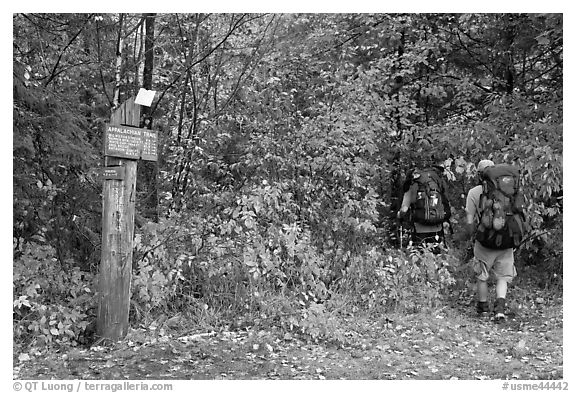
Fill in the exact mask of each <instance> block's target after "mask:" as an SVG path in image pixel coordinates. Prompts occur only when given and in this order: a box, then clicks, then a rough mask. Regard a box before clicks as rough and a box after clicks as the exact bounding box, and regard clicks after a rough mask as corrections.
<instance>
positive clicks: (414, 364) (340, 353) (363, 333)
mask: <svg viewBox="0 0 576 393" xmlns="http://www.w3.org/2000/svg"><path fill="white" fill-rule="evenodd" d="M513 293H514V292H513ZM509 303H510V306H509V312H508V318H507V320H506V321H505V322H504V323H499V324H496V323H494V322H493V321H491V320H483V319H479V318H478V317H477V316H476V315H475V312H474V308H473V306H472V304H473V301H472V299H471V298H467V297H463V298H460V299H459V300H458V301H454V302H453V304H450V305H446V306H444V307H438V308H437V309H434V310H429V311H422V312H419V313H412V314H405V313H394V314H389V315H371V314H365V315H364V316H362V317H359V316H358V315H349V316H342V317H341V318H340V321H339V322H340V323H341V326H343V327H345V329H344V335H343V337H341V338H339V339H338V340H331V339H329V338H326V339H310V337H305V336H302V335H299V334H296V333H290V332H287V331H286V330H281V329H279V328H277V327H274V326H272V325H269V326H264V325H259V326H257V325H253V326H243V327H237V328H232V327H230V326H227V327H223V328H221V329H219V330H211V331H194V330H187V329H182V328H181V325H179V327H178V328H176V329H172V328H170V327H168V326H167V325H165V326H163V327H159V326H153V325H150V326H148V328H139V329H133V330H131V331H130V333H129V334H128V336H127V337H126V339H125V340H124V341H122V342H120V343H117V344H115V345H114V346H111V347H104V346H92V347H90V348H74V349H66V350H63V349H60V350H55V349H52V350H51V351H41V350H36V351H34V350H33V351H29V352H26V353H24V352H20V353H18V351H17V350H15V354H14V378H15V379H66V380H68V379H86V380H91V379H97V380H143V379H174V380H191V379H209V380H214V379H285V380H297V379H327V380H334V379H387V380H395V379H438V380H451V379H466V380H473V379H479V380H483V379H519V380H527V379H540V380H550V379H554V380H557V379H562V378H563V346H562V345H563V344H562V343H563V341H562V337H563V334H562V332H563V317H562V315H563V312H562V296H561V294H560V295H559V296H558V294H554V292H551V291H532V290H531V291H526V290H524V291H516V292H515V294H511V295H510V302H509Z"/></svg>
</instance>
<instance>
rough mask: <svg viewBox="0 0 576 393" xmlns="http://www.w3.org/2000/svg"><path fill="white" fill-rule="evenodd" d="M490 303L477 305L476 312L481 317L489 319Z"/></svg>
mask: <svg viewBox="0 0 576 393" xmlns="http://www.w3.org/2000/svg"><path fill="white" fill-rule="evenodd" d="M489 311H490V310H489V308H488V302H478V303H477V304H476V312H477V313H478V316H479V317H487V316H488V313H489Z"/></svg>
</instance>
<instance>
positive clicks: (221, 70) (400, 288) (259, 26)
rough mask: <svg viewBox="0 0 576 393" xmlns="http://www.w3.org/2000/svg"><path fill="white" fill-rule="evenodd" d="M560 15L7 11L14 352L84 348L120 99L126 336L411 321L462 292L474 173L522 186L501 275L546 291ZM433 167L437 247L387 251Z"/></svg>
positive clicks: (555, 167)
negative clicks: (127, 248)
mask: <svg viewBox="0 0 576 393" xmlns="http://www.w3.org/2000/svg"><path fill="white" fill-rule="evenodd" d="M562 23H563V20H562V15H559V14H14V16H13V170H14V173H13V192H14V200H13V202H14V204H13V252H14V259H13V280H14V289H13V294H14V307H13V310H14V337H15V339H17V340H18V341H19V342H21V343H25V344H34V345H45V344H62V345H64V344H71V345H78V344H79V343H84V342H86V340H88V339H89V338H88V336H89V332H90V326H91V324H92V323H93V320H94V315H95V307H96V295H97V294H96V293H95V292H96V279H97V271H98V265H99V262H100V252H101V250H100V243H101V240H100V235H101V214H102V212H101V210H102V200H101V193H102V184H101V183H100V182H98V181H97V180H96V179H95V177H94V175H93V170H92V168H95V167H98V166H102V165H103V157H102V139H103V130H104V126H105V124H106V123H107V122H108V121H109V119H110V115H111V112H112V110H113V109H114V108H116V107H117V105H118V104H119V103H121V102H123V101H124V100H126V99H127V98H129V97H131V96H135V95H136V93H137V92H138V90H139V89H140V88H141V87H145V88H148V89H152V90H155V91H156V92H157V93H156V97H155V100H154V102H153V104H152V106H151V107H150V108H149V109H146V110H143V116H142V124H141V125H142V126H143V127H151V128H153V129H155V130H158V132H159V141H160V143H159V151H160V154H159V160H158V162H141V163H140V164H139V173H138V180H137V187H138V197H137V218H136V231H135V232H136V235H135V239H134V262H133V281H132V301H131V314H130V315H131V323H133V324H148V323H150V322H151V321H153V320H156V319H157V318H159V317H162V316H171V315H176V314H179V315H180V314H182V315H186V316H187V317H188V318H189V319H190V320H191V321H192V322H193V323H198V324H208V325H218V324H222V323H238V321H243V320H254V318H256V319H258V320H259V319H262V320H266V321H269V322H271V321H273V323H276V324H278V325H280V326H282V327H284V328H286V329H292V330H294V329H296V330H298V331H300V332H302V333H305V334H307V335H309V336H311V337H313V338H318V337H321V336H323V335H329V334H331V332H333V331H334V326H335V324H337V323H338V322H337V319H336V318H335V316H336V315H337V314H338V313H341V312H344V313H346V312H355V311H359V310H364V311H370V312H386V311H389V310H400V311H402V312H415V311H418V310H420V309H422V308H425V307H434V306H436V305H438V304H439V303H440V302H442V301H443V299H445V298H446V297H447V296H449V295H450V293H453V291H454V290H455V288H456V287H457V286H458V285H462V282H465V281H466V280H467V278H466V275H465V274H463V273H462V268H461V266H462V265H463V264H464V262H465V257H464V256H465V255H466V252H467V249H468V247H469V245H470V242H469V240H468V239H465V238H462V236H461V233H462V230H461V229H462V226H463V224H464V214H463V207H464V201H465V199H464V196H465V195H466V192H467V190H468V189H469V188H471V187H472V186H474V185H475V184H476V170H475V168H476V163H477V162H478V160H480V159H482V158H491V159H493V160H494V161H496V162H506V163H514V164H516V165H518V166H519V167H520V168H521V169H522V186H523V190H524V193H525V196H526V206H527V212H528V214H527V216H528V224H529V227H530V231H529V234H528V239H527V241H526V242H525V243H524V244H523V245H522V247H521V248H520V249H519V250H517V252H516V257H517V261H518V262H517V265H518V266H519V267H522V266H528V265H530V266H536V267H538V269H539V271H541V272H542V273H541V274H542V275H543V277H544V279H545V281H546V283H550V282H558V281H559V280H560V282H561V278H562V247H563V244H562V193H563V186H562V184H563V183H562V178H563V174H562V172H563V171H562V116H563V112H562V105H563V84H562V82H563V41H562V34H563V25H562ZM438 161H443V162H444V164H445V167H446V170H445V176H446V180H447V182H448V187H449V198H450V202H451V205H452V209H453V214H452V225H453V228H454V235H452V236H450V235H449V241H450V245H451V247H450V250H449V251H448V252H446V253H443V254H441V255H434V254H432V253H429V252H425V253H413V252H407V251H406V250H403V249H399V247H398V246H399V243H398V242H399V239H398V233H399V232H398V231H399V228H398V223H397V222H396V221H395V219H394V217H395V212H396V211H397V209H398V207H399V197H400V196H401V192H400V187H399V186H400V184H401V182H402V180H403V176H404V175H405V173H406V171H407V170H408V169H409V168H411V167H412V166H415V165H428V164H430V163H433V162H438Z"/></svg>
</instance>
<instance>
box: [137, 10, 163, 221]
mask: <svg viewBox="0 0 576 393" xmlns="http://www.w3.org/2000/svg"><path fill="white" fill-rule="evenodd" d="M155 18H156V14H144V20H145V31H146V33H145V34H146V35H145V39H144V74H143V76H142V87H143V88H144V89H146V90H152V75H153V73H154V22H155ZM140 126H141V127H145V128H148V129H152V115H151V108H150V107H147V106H143V107H142V120H141V125H140ZM158 137H159V138H160V137H161V135H158ZM159 160H160V157H159ZM158 165H159V161H145V162H142V164H141V165H140V175H141V179H142V186H143V188H144V194H145V197H144V198H143V199H142V206H143V207H144V209H142V212H143V215H144V217H147V218H149V219H151V220H152V221H154V222H158V184H157V174H158Z"/></svg>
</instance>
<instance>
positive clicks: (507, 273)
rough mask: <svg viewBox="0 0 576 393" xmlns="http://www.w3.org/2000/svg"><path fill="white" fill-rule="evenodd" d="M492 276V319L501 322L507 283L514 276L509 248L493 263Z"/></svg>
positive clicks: (512, 259)
mask: <svg viewBox="0 0 576 393" xmlns="http://www.w3.org/2000/svg"><path fill="white" fill-rule="evenodd" d="M494 274H495V275H496V302H495V303H494V319H495V320H496V321H502V320H503V319H504V318H505V315H504V313H505V309H506V292H507V290H508V283H509V282H510V281H512V279H513V278H514V276H516V268H515V267H514V251H513V250H512V249H511V248H510V249H508V250H504V251H503V252H502V253H501V254H500V255H499V256H498V257H497V258H496V261H495V263H494Z"/></svg>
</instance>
